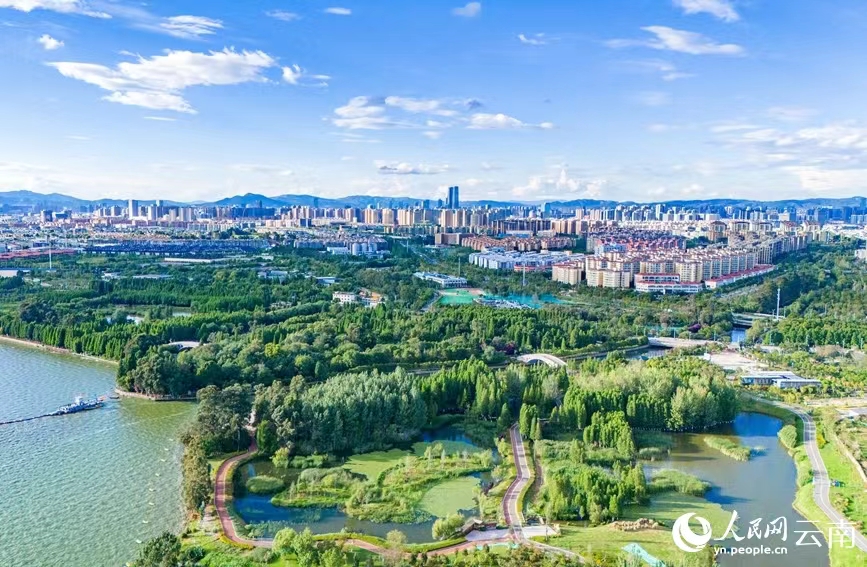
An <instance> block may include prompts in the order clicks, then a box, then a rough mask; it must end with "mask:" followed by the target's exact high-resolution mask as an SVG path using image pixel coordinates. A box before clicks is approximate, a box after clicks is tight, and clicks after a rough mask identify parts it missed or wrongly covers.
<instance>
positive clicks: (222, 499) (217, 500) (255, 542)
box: [214, 439, 274, 547]
mask: <svg viewBox="0 0 867 567" xmlns="http://www.w3.org/2000/svg"><path fill="white" fill-rule="evenodd" d="M258 451H259V448H258V447H256V440H255V439H253V441H252V443H250V448H249V449H247V452H246V453H241V454H240V455H235V456H234V457H232V458H230V459H226V460H225V461H223V463H222V464H221V465H220V468H218V469H217V476H216V478H215V479H214V507H215V508H216V509H217V517H218V518H219V519H220V526H221V527H222V528H223V534H224V535H225V536H226V538H227V539H228V540H229V541H231V542H232V543H237V544H239V545H252V546H255V547H271V546H272V545H273V544H274V540H270V539H249V538H246V537H242V536H240V535H238V532H237V531H236V530H235V523H234V522H233V521H232V517H231V516H230V515H229V507H228V490H227V488H228V487H229V485H230V483H231V482H232V471H233V470H234V469H235V465H236V464H238V463H239V462H241V461H243V460H244V459H248V458H250V457H252V456H253V455H255V454H256V453H257V452H258Z"/></svg>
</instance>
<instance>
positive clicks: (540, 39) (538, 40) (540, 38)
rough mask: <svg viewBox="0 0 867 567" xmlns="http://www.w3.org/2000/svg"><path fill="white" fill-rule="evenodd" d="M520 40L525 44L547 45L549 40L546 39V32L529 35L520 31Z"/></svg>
mask: <svg viewBox="0 0 867 567" xmlns="http://www.w3.org/2000/svg"><path fill="white" fill-rule="evenodd" d="M518 41H520V42H521V43H523V44H525V45H547V44H548V40H547V39H545V34H543V33H537V34H536V35H533V36H530V37H527V36H526V35H524V34H522V33H519V34H518Z"/></svg>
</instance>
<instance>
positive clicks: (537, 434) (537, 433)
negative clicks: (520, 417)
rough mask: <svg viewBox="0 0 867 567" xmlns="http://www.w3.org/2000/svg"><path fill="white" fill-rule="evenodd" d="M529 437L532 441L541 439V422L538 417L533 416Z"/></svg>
mask: <svg viewBox="0 0 867 567" xmlns="http://www.w3.org/2000/svg"><path fill="white" fill-rule="evenodd" d="M530 438H531V439H532V440H533V441H541V440H542V424H541V422H540V421H539V418H537V417H535V418H533V425H532V427H531V432H530Z"/></svg>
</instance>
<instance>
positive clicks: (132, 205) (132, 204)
mask: <svg viewBox="0 0 867 567" xmlns="http://www.w3.org/2000/svg"><path fill="white" fill-rule="evenodd" d="M138 210H139V204H138V201H136V200H135V199H130V200H129V207H128V208H127V214H128V215H129V218H133V217H137V216H138Z"/></svg>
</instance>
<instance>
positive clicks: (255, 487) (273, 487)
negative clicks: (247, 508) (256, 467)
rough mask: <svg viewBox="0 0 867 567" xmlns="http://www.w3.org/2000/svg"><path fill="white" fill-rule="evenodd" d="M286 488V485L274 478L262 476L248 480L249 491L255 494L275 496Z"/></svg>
mask: <svg viewBox="0 0 867 567" xmlns="http://www.w3.org/2000/svg"><path fill="white" fill-rule="evenodd" d="M284 487H285V483H284V482H283V481H282V480H281V479H279V478H275V477H273V476H268V475H260V476H254V477H251V478H249V479H247V490H248V491H249V492H252V493H253V494H274V493H275V492H280V491H281V490H283V488H284Z"/></svg>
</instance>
